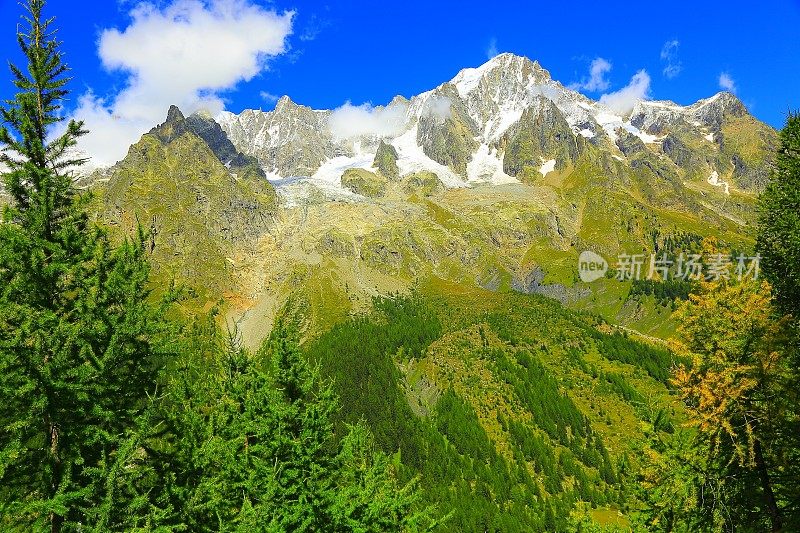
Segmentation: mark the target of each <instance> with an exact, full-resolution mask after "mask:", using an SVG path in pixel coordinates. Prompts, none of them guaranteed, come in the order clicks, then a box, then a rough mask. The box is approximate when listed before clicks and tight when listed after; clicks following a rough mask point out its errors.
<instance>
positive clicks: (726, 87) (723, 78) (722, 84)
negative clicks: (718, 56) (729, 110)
mask: <svg viewBox="0 0 800 533" xmlns="http://www.w3.org/2000/svg"><path fill="white" fill-rule="evenodd" d="M719 88H720V89H722V90H723V91H728V92H732V93H735V92H736V82H735V81H734V80H733V78H732V77H731V75H730V74H728V73H727V72H723V73H721V74H720V75H719Z"/></svg>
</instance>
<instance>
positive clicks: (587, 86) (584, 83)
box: [569, 57, 611, 92]
mask: <svg viewBox="0 0 800 533" xmlns="http://www.w3.org/2000/svg"><path fill="white" fill-rule="evenodd" d="M609 71H611V63H610V62H608V60H606V59H603V58H602V57H598V58H595V59H594V60H592V63H591V65H589V77H588V78H583V79H582V80H581V81H579V82H575V83H572V84H570V86H569V88H570V89H572V90H573V91H579V90H581V89H583V90H586V91H592V92H594V91H605V90H606V89H608V85H609V83H608V80H607V79H606V74H607V73H608V72H609Z"/></svg>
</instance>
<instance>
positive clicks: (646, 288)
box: [628, 279, 694, 308]
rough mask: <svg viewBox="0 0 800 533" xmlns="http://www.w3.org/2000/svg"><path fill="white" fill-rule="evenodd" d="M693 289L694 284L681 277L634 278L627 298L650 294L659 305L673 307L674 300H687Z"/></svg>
mask: <svg viewBox="0 0 800 533" xmlns="http://www.w3.org/2000/svg"><path fill="white" fill-rule="evenodd" d="M693 290H694V284H693V283H692V282H689V281H685V280H682V279H668V280H664V281H661V280H652V279H634V280H633V281H632V282H631V290H630V292H628V298H635V297H636V296H639V295H645V296H650V295H652V296H653V297H654V298H655V300H656V302H657V303H658V304H659V305H663V306H671V307H673V308H674V304H675V300H688V299H689V294H690V293H691V292H692V291H693Z"/></svg>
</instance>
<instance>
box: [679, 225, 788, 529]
mask: <svg viewBox="0 0 800 533" xmlns="http://www.w3.org/2000/svg"><path fill="white" fill-rule="evenodd" d="M704 244H705V246H706V248H707V250H708V252H709V253H712V254H713V253H718V251H717V249H716V243H715V242H714V241H713V240H712V239H707V240H706V241H705V243H704ZM776 315H777V313H776V312H775V311H774V309H773V301H772V295H771V288H770V286H769V284H768V283H767V282H763V281H762V282H759V281H753V280H743V281H741V282H736V281H727V280H724V279H721V280H718V281H709V282H701V283H700V289H699V292H698V293H697V294H692V295H691V296H690V300H689V301H687V302H684V303H683V304H682V305H681V306H680V308H679V310H678V311H677V313H676V316H677V318H678V319H679V325H678V340H677V341H676V342H675V343H674V348H675V350H676V352H677V353H679V354H681V355H683V356H685V357H686V358H688V359H689V360H690V363H689V364H687V365H682V366H679V367H678V368H677V369H676V371H675V374H674V383H675V385H676V386H677V387H678V392H679V394H680V396H681V397H682V399H683V400H684V403H685V404H686V407H687V408H688V412H689V414H690V420H691V422H692V423H693V425H694V426H696V427H697V429H698V430H699V435H700V436H701V437H702V439H701V442H702V443H704V444H703V446H704V447H705V452H706V453H707V456H708V463H709V465H710V466H711V467H712V468H716V469H717V470H718V471H717V477H718V478H721V479H722V478H724V479H728V480H731V481H730V482H729V483H728V484H727V485H726V486H725V492H724V497H725V499H726V500H728V501H729V502H735V503H732V504H731V506H730V508H731V510H730V515H729V516H728V517H725V520H726V521H727V524H728V525H730V524H737V525H744V524H749V526H750V527H755V528H757V529H759V528H761V529H766V527H770V528H771V529H772V530H773V531H781V530H782V528H783V527H784V525H785V519H786V516H785V515H786V510H787V509H786V508H787V503H788V502H789V501H790V500H791V498H792V497H793V496H792V493H793V492H794V491H795V489H794V487H793V486H792V485H791V484H785V483H784V481H783V480H784V475H785V474H786V473H787V468H792V469H793V465H791V464H789V463H787V462H786V460H787V458H788V457H790V456H791V453H793V452H792V450H791V448H790V447H787V444H788V443H789V442H790V441H787V439H786V435H785V433H786V430H787V429H788V428H791V427H795V426H796V423H797V416H798V413H797V405H796V404H795V403H794V401H793V398H794V393H793V391H794V390H795V389H796V381H795V379H794V378H793V374H792V371H791V365H790V362H789V358H788V357H787V355H788V351H789V350H788V347H789V346H790V343H789V339H790V335H789V328H788V321H787V320H786V319H777V318H776ZM787 454H789V455H787ZM737 480H738V481H737ZM742 480H749V481H748V482H747V483H744V484H742ZM736 483H739V484H740V485H738V486H737V484H736ZM709 501H710V500H709ZM754 505H756V506H757V508H758V509H761V511H760V512H754V511H753V509H752V507H753V506H754ZM788 507H789V508H791V507H792V505H789V506H788ZM790 512H791V513H792V514H794V513H793V511H790ZM794 519H795V517H794V516H792V520H794Z"/></svg>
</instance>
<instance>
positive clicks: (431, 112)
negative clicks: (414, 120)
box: [422, 95, 453, 121]
mask: <svg viewBox="0 0 800 533" xmlns="http://www.w3.org/2000/svg"><path fill="white" fill-rule="evenodd" d="M452 105H453V101H452V100H450V99H449V98H448V97H446V96H439V95H434V96H431V97H430V98H428V100H427V101H426V102H425V105H424V106H423V107H422V114H423V115H427V116H432V117H436V118H437V119H438V120H441V121H445V120H447V119H448V118H450V115H451V114H452V111H451V108H452Z"/></svg>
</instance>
